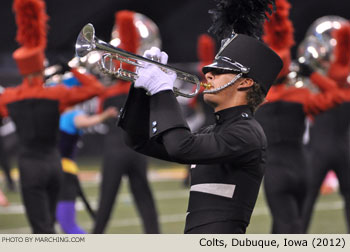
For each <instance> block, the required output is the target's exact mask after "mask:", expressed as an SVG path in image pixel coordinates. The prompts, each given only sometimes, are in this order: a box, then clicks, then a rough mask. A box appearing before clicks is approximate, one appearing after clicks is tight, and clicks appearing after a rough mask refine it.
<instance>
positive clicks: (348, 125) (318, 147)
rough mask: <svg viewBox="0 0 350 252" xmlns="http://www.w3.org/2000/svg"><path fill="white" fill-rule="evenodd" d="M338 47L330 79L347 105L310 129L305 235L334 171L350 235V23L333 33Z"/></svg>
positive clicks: (321, 118) (335, 49)
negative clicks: (310, 166)
mask: <svg viewBox="0 0 350 252" xmlns="http://www.w3.org/2000/svg"><path fill="white" fill-rule="evenodd" d="M333 38H334V39H335V40H336V41H337V44H336V46H335V48H334V51H333V53H334V54H333V55H334V57H333V59H334V60H333V61H332V62H331V65H330V68H329V70H328V76H329V77H330V78H332V79H333V80H335V81H336V82H337V84H338V86H339V87H340V89H341V91H342V93H343V94H344V99H345V101H344V103H342V104H340V105H338V106H336V107H335V108H333V109H331V110H329V111H327V112H326V113H323V114H320V115H319V116H317V117H315V120H314V124H313V127H312V128H311V130H310V150H311V164H312V178H313V179H312V181H311V182H312V183H311V191H310V193H309V195H308V197H307V202H306V205H305V209H304V210H305V223H304V224H305V226H304V231H305V232H306V231H307V229H308V227H309V224H310V220H311V215H312V210H313V207H314V204H315V201H316V199H317V197H318V194H319V191H320V187H321V184H322V181H323V180H324V178H325V177H326V175H327V172H329V171H330V170H334V172H335V173H336V175H337V177H338V180H339V188H340V192H341V195H342V197H343V199H344V202H345V216H346V226H347V229H348V232H350V140H349V139H350V115H349V111H350V78H349V76H350V23H345V24H343V25H342V26H341V28H340V29H338V30H337V29H335V30H334V31H333Z"/></svg>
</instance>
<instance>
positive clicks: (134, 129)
mask: <svg viewBox="0 0 350 252" xmlns="http://www.w3.org/2000/svg"><path fill="white" fill-rule="evenodd" d="M149 102H150V96H148V95H146V91H145V90H144V89H141V88H134V87H133V85H132V87H131V88H130V91H129V95H128V98H127V100H126V103H125V105H124V107H123V108H122V110H121V111H120V115H119V122H118V125H119V126H120V127H121V128H122V129H123V130H124V140H125V143H126V144H127V145H128V146H129V147H130V148H132V149H134V150H135V151H137V152H140V153H142V154H145V155H147V156H151V157H154V158H158V159H163V160H167V161H171V159H170V157H169V155H168V153H167V151H166V149H165V148H164V146H163V144H162V143H161V142H160V141H157V139H152V140H151V139H150V137H149V136H150V135H149V131H150V126H149V124H150V119H149V105H150V103H149Z"/></svg>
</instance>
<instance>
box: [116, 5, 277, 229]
mask: <svg viewBox="0 0 350 252" xmlns="http://www.w3.org/2000/svg"><path fill="white" fill-rule="evenodd" d="M270 4H274V1H257V0H254V1H248V0H244V1H220V2H219V3H218V5H217V8H216V9H214V10H211V13H212V14H213V17H214V24H213V26H212V27H211V29H210V30H211V31H212V32H213V33H214V34H215V35H217V36H218V38H228V39H226V40H224V41H223V44H222V47H221V48H220V50H219V52H218V54H217V55H216V57H215V60H214V62H213V63H212V64H210V65H207V66H205V67H203V69H202V71H203V73H204V74H205V77H206V79H207V81H208V82H209V83H208V86H210V87H208V89H207V90H205V91H204V99H205V100H206V102H207V103H209V104H210V105H212V106H213V107H214V110H215V118H216V123H215V124H214V125H211V126H209V127H207V128H206V129H204V130H201V131H199V132H198V133H197V134H192V133H191V132H190V130H189V127H188V126H187V124H186V122H185V120H184V119H183V117H182V115H181V111H180V108H179V105H178V103H177V101H176V98H175V96H174V93H173V83H174V81H175V79H176V74H175V73H165V72H164V71H162V70H161V69H160V68H159V67H157V66H156V65H154V64H148V63H147V64H146V63H145V66H144V68H140V69H138V75H139V77H138V79H137V80H136V81H135V84H134V86H133V87H131V89H130V92H129V96H128V100H127V102H126V105H125V108H124V110H123V112H122V114H121V119H120V126H121V127H122V128H123V129H124V130H125V131H126V134H127V135H126V140H127V142H128V144H129V145H130V146H131V147H133V148H134V149H135V150H137V151H139V152H141V153H144V154H146V155H149V156H153V157H155V158H160V159H164V160H168V161H173V162H179V163H184V164H193V165H192V166H191V188H190V198H189V205H188V213H187V217H186V227H185V233H245V232H246V228H247V226H248V224H249V221H250V217H251V214H252V211H253V208H254V205H255V202H256V199H257V197H258V193H259V188H260V184H261V181H262V178H263V175H264V169H265V161H266V156H265V150H266V148H267V142H266V137H265V135H264V132H263V130H262V128H261V127H260V125H259V124H258V122H257V121H256V120H255V119H254V115H253V114H254V111H255V109H256V108H257V106H258V105H259V104H260V103H261V102H262V101H263V99H264V96H265V95H266V93H267V92H268V90H269V88H270V85H271V83H273V82H274V80H275V78H276V77H277V75H278V73H279V71H280V70H281V68H282V61H281V59H280V58H279V57H278V56H277V55H276V54H275V53H274V52H273V51H272V50H271V49H269V48H268V47H267V46H265V45H264V44H263V43H262V42H260V41H259V40H258V38H259V37H260V36H261V33H262V24H263V22H264V20H265V17H266V14H265V13H266V12H270V13H271V9H270V7H271V6H270ZM233 31H234V33H232V32H233ZM144 56H145V57H148V58H153V59H154V58H158V59H159V60H160V62H161V63H163V64H166V63H167V58H168V56H167V55H166V53H164V52H160V50H159V49H158V48H152V49H151V50H149V51H146V52H145V54H144ZM145 90H147V92H148V93H149V94H150V95H147V94H146V91H145Z"/></svg>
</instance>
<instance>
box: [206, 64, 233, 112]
mask: <svg viewBox="0 0 350 252" xmlns="http://www.w3.org/2000/svg"><path fill="white" fill-rule="evenodd" d="M235 76H236V74H235V73H222V72H221V71H216V70H213V71H211V72H208V73H206V74H205V78H206V80H207V82H208V83H210V84H211V85H212V87H211V89H215V88H219V87H222V86H223V85H225V84H227V83H229V82H230V81H232V79H233V78H234V77H235ZM238 83H239V81H237V83H235V84H233V85H231V86H229V87H227V88H224V89H223V90H221V91H219V92H217V93H214V94H204V101H205V102H206V103H208V104H209V105H211V106H213V107H214V108H216V107H218V106H220V105H221V104H224V103H227V101H229V100H231V99H232V98H233V96H234V94H235V93H236V92H237V85H238Z"/></svg>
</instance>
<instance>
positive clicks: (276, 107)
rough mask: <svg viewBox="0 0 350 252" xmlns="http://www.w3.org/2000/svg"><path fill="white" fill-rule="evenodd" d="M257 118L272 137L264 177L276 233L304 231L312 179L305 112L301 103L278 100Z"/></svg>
mask: <svg viewBox="0 0 350 252" xmlns="http://www.w3.org/2000/svg"><path fill="white" fill-rule="evenodd" d="M256 118H257V120H258V121H259V123H260V124H261V126H262V127H263V129H264V131H265V133H266V137H267V140H268V146H269V147H268V149H267V165H266V167H267V168H266V172H265V179H264V189H265V193H266V199H267V202H268V204H269V207H270V211H271V214H272V217H273V225H272V230H271V232H272V233H301V232H302V207H303V205H304V202H305V198H306V191H307V184H308V181H309V180H310V178H309V174H308V169H307V165H306V156H305V154H306V153H305V150H304V146H303V142H302V140H303V134H304V131H305V113H304V111H303V106H302V104H300V103H293V102H284V101H278V102H273V103H268V104H265V105H263V106H261V107H260V108H259V109H258V111H257V112H256Z"/></svg>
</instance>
